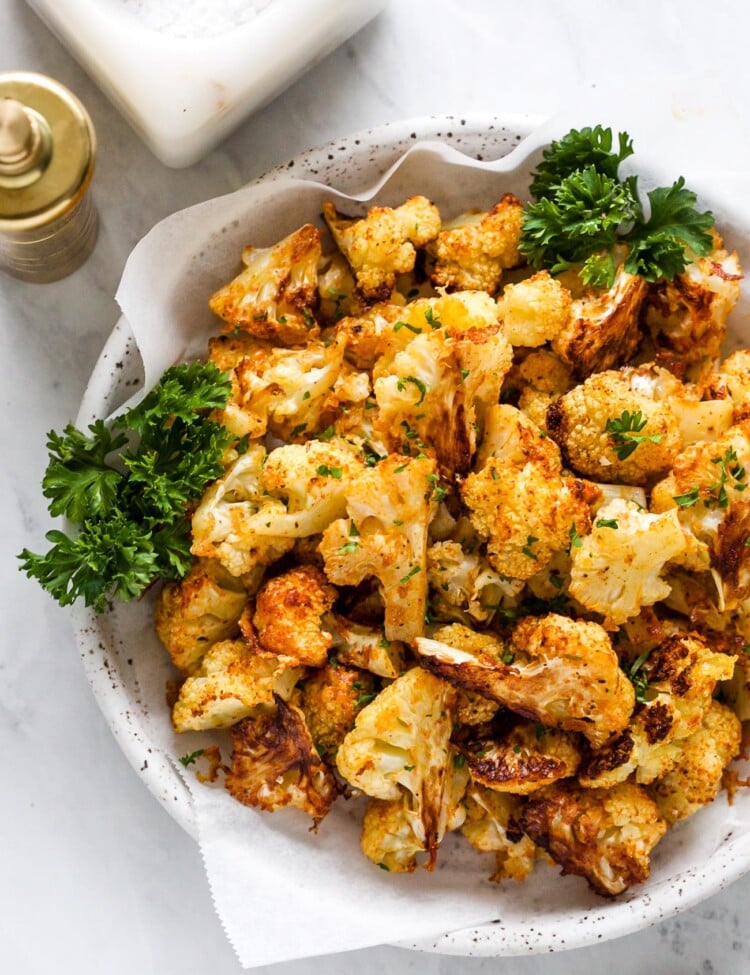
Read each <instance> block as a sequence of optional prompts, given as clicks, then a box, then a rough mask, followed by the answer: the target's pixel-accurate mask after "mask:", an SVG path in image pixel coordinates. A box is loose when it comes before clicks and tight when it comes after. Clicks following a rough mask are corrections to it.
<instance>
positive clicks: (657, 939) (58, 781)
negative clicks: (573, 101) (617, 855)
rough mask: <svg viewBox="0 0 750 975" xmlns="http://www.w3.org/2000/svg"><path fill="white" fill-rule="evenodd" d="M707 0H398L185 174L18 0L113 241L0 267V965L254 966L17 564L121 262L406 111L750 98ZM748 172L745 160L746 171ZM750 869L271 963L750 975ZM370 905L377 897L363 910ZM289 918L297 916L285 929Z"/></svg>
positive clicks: (30, 57)
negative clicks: (43, 278)
mask: <svg viewBox="0 0 750 975" xmlns="http://www.w3.org/2000/svg"><path fill="white" fill-rule="evenodd" d="M739 6H740V5H738V4H733V3H730V2H715V3H714V4H712V5H711V9H710V12H709V9H708V7H707V6H706V5H705V4H704V3H699V2H698V0H682V2H675V0H662V2H660V3H659V4H654V3H651V2H648V0H631V2H630V3H629V4H628V6H627V9H625V8H624V7H623V5H622V4H619V3H615V2H614V0H609V2H606V0H536V2H534V3H525V4H519V3H502V2H500V0H463V2H458V0H400V2H399V0H393V2H392V4H391V7H390V8H389V9H388V10H387V11H386V13H384V14H383V15H382V16H380V17H379V18H378V19H377V20H376V21H375V22H373V23H372V24H371V25H370V26H369V27H367V28H366V29H365V30H364V31H362V32H361V33H360V34H359V35H357V36H356V37H355V38H353V39H352V40H351V41H350V42H349V43H347V44H346V45H345V46H344V47H343V48H341V49H340V50H339V51H337V52H336V53H335V54H333V55H332V56H330V57H329V58H327V59H326V60H325V61H324V62H323V63H322V64H320V65H319V66H318V67H316V68H315V69H314V70H313V71H312V72H311V73H309V74H308V75H307V76H306V77H305V78H303V80H301V81H300V82H298V83H297V84H296V85H295V86H294V87H293V88H291V89H289V90H288V91H287V92H286V93H284V94H283V95H282V96H281V97H279V98H278V99H277V100H276V101H275V102H274V103H273V104H271V105H270V106H269V107H268V108H267V109H265V110H264V111H263V112H261V113H260V114H259V115H257V116H256V117H255V118H253V119H251V120H250V121H249V122H247V123H246V124H245V125H244V126H243V127H242V128H241V129H240V130H239V131H238V132H237V133H236V134H235V135H234V136H233V137H232V138H231V139H229V140H228V141H227V142H226V143H224V144H223V145H222V146H221V147H220V148H219V149H218V150H216V151H214V152H213V153H212V154H211V155H210V156H208V157H207V158H206V159H205V160H203V161H202V162H201V163H200V164H198V165H196V166H194V167H192V168H191V169H188V170H184V171H173V170H169V169H166V168H165V167H163V166H162V165H160V164H159V163H157V162H156V161H155V160H154V159H153V157H151V156H150V154H149V153H148V151H147V150H146V149H145V148H144V147H143V146H142V145H141V144H140V143H139V142H138V140H137V139H136V138H135V136H134V135H133V134H132V133H131V131H130V130H129V129H128V127H127V125H126V124H125V123H124V122H123V121H122V119H121V118H120V117H119V116H118V114H117V113H116V111H115V110H114V109H113V108H112V106H111V105H110V104H109V103H108V102H107V101H106V99H105V98H104V97H103V96H102V95H101V93H100V92H99V91H98V90H97V89H96V88H95V87H94V86H93V85H92V84H91V82H90V81H89V80H88V79H87V77H86V76H85V74H84V73H83V72H82V71H81V70H80V68H79V67H78V66H77V65H76V64H75V63H74V61H73V60H72V59H71V58H70V57H69V55H68V54H67V53H66V52H65V51H64V50H63V49H62V48H61V47H60V46H59V45H58V44H57V42H56V41H55V40H54V38H53V37H52V36H51V35H50V34H49V33H48V31H47V30H46V29H45V28H44V27H43V26H42V24H41V23H40V22H39V21H38V20H37V19H36V17H35V15H34V14H33V13H32V12H31V11H30V10H29V9H28V8H27V7H26V6H25V4H24V3H22V2H21V0H0V70H7V69H11V68H23V69H29V70H37V71H42V72H45V73H47V74H50V75H52V76H53V77H56V78H58V79H59V80H60V81H62V82H63V83H64V84H67V85H68V86H69V87H71V88H72V89H73V90H74V91H76V93H77V94H78V95H79V96H80V97H81V98H82V99H83V101H84V102H85V104H86V105H87V107H88V109H89V110H90V112H91V114H92V116H93V118H94V122H95V124H96V127H97V129H98V132H99V136H100V141H101V148H100V156H99V168H98V172H97V174H96V179H95V189H94V194H95V198H96V200H97V203H98V206H99V209H100V213H101V223H102V229H101V236H100V240H99V243H98V245H97V248H96V251H95V253H94V255H93V257H92V258H91V259H90V261H89V262H88V264H87V265H86V266H85V267H84V268H83V269H82V270H81V271H80V272H78V273H76V274H75V275H74V276H73V277H71V278H69V279H67V280H65V281H62V282H59V283H57V284H53V285H44V286H31V285H27V284H22V283H20V282H17V281H14V280H12V279H10V278H7V277H3V276H0V343H1V345H0V350H1V352H2V362H3V363H4V375H5V379H4V383H3V403H4V406H5V409H6V410H7V413H6V417H5V421H4V423H3V426H2V434H1V436H2V456H3V458H4V463H3V465H2V474H1V477H0V489H1V490H2V510H3V511H4V518H3V522H2V526H3V527H2V547H3V556H4V557H3V559H2V562H0V573H2V575H1V579H2V592H3V607H4V614H3V625H2V636H1V637H0V639H1V640H2V643H1V644H0V734H2V741H3V744H4V747H3V750H2V754H3V778H2V782H3V785H2V799H1V800H0V832H1V833H2V837H3V841H2V844H1V845H0V851H1V852H0V971H2V972H3V973H5V972H8V973H14V975H37V973H43V972H44V973H46V972H47V971H49V969H50V968H51V967H52V966H54V967H55V969H56V970H57V971H58V972H60V973H61V975H67V973H69V972H70V973H72V972H76V973H79V975H89V973H94V972H105V973H107V975H132V973H134V972H138V973H142V975H150V973H157V972H158V973H160V975H176V973H178V972H179V973H184V972H188V973H192V972H199V971H204V970H206V971H211V973H212V975H230V973H238V972H239V971H240V968H239V965H238V963H237V961H236V960H235V958H234V956H233V953H232V951H231V949H230V947H229V945H228V944H227V942H226V940H225V938H224V935H223V932H222V930H221V927H220V925H219V923H218V921H217V920H216V917H215V915H214V912H213V908H212V905H211V901H210V897H209V893H208V890H207V887H206V883H205V880H204V876H203V869H202V865H201V862H200V858H199V856H198V851H197V848H196V847H195V845H194V844H193V842H192V840H190V839H189V838H188V837H187V835H185V834H184V833H183V832H182V831H181V829H180V828H179V827H178V826H177V825H176V824H175V823H174V822H173V821H172V820H171V819H170V818H169V817H168V816H167V814H166V813H165V812H164V811H163V810H162V808H161V807H160V806H159V805H158V804H157V803H156V801H155V800H154V799H152V797H151V796H150V794H149V793H148V792H147V791H146V790H145V788H144V787H143V785H142V783H141V782H140V780H139V779H138V777H137V776H136V774H135V773H134V772H133V771H132V770H131V768H130V766H129V765H128V764H127V762H126V761H125V759H124V758H123V756H122V754H121V753H120V751H119V750H118V747H117V745H116V743H115V741H114V739H113V738H112V736H111V735H110V732H109V730H108V728H107V725H106V723H105V721H104V719H103V718H102V716H101V715H100V713H99V711H98V709H97V707H96V705H95V703H94V699H93V697H92V696H91V693H90V691H89V688H88V685H87V683H86V680H85V678H84V676H83V672H82V670H81V667H80V664H79V661H78V657H77V651H76V648H75V646H74V642H73V637H72V634H71V629H70V624H69V621H68V618H67V615H66V613H65V612H64V611H62V610H60V609H58V608H57V607H56V606H55V605H54V604H53V603H52V602H51V601H50V600H49V599H48V598H47V597H45V596H44V595H43V594H42V592H41V591H38V590H37V589H36V588H35V587H34V585H32V584H31V583H29V582H28V581H27V580H26V579H25V578H24V577H23V576H22V575H21V574H20V573H19V572H18V571H17V568H16V565H15V560H14V554H15V553H17V552H18V551H20V549H21V548H22V547H23V546H24V545H28V546H30V547H32V548H36V549H39V548H40V547H41V546H43V544H44V543H43V534H44V531H45V530H46V529H47V527H48V521H47V518H46V511H45V505H44V502H43V499H42V497H41V494H40V491H39V487H38V485H39V481H40V478H41V475H42V472H43V468H44V464H45V456H46V454H45V450H44V437H45V433H46V432H47V431H48V430H49V429H50V428H53V427H54V428H57V429H59V428H60V427H61V426H62V425H64V423H65V422H67V420H68V419H70V418H71V417H72V416H74V415H75V413H76V409H77V406H78V403H79V401H80V398H81V394H82V391H83V388H84V386H85V383H86V379H87V377H88V375H89V373H90V372H91V369H92V367H93V364H94V362H95V361H96V358H97V356H98V354H99V351H100V349H101V347H102V345H103V343H104V340H105V338H106V336H107V334H108V333H109V331H110V329H111V328H112V326H113V324H114V322H115V320H116V318H117V314H118V312H117V308H116V306H115V304H114V301H113V298H112V296H113V294H114V291H115V288H116V286H117V282H118V279H119V276H120V273H121V271H122V267H123V264H124V262H125V259H126V257H127V255H128V253H129V251H130V249H131V248H132V246H133V245H134V244H135V242H136V241H137V240H138V239H139V237H141V236H142V235H143V234H144V233H145V232H146V231H147V230H148V229H149V228H150V227H151V226H152V225H153V224H154V223H155V222H156V221H157V220H159V219H160V218H161V217H163V216H165V215H166V214H168V213H170V212H172V211H174V210H177V209H180V208H182V207H184V206H186V205H188V204H190V203H194V202H196V201H199V200H202V199H205V198H208V197H211V196H214V195H217V194H219V193H223V192H226V191H227V190H231V189H234V188H236V187H238V186H240V185H241V184H242V183H243V182H245V181H247V180H248V179H250V178H252V177H254V176H256V175H258V174H260V173H261V172H263V171H264V170H265V169H267V168H269V167H270V166H272V165H275V164H277V163H280V162H283V161H284V160H286V159H287V158H288V157H290V156H292V155H294V154H296V153H298V152H300V151H301V150H303V149H305V148H307V147H308V146H310V145H315V144H319V143H322V142H324V141H326V140H328V139H330V138H334V137H335V136H337V135H341V134H343V133H346V132H350V131H354V130H357V129H361V128H365V127H368V126H371V125H377V124H379V123H381V122H385V121H390V120H393V119H397V118H403V117H409V116H416V115H423V114H430V113H454V112H455V113H459V114H460V113H462V112H466V111H518V112H529V113H542V114H549V113H552V112H554V111H555V110H556V109H558V108H560V107H561V106H563V105H564V104H566V103H567V102H568V101H569V99H570V98H571V97H573V94H574V92H575V89H576V87H577V86H579V85H598V86H602V85H605V84H612V83H615V84H623V85H626V84H629V83H631V82H632V80H633V79H641V80H642V79H643V78H644V77H645V78H648V77H649V76H658V75H661V74H663V73H666V74H668V75H669V74H670V73H671V74H674V73H678V72H683V71H684V70H686V69H689V68H695V67H712V68H716V69H718V70H719V71H721V72H722V73H724V74H725V75H726V77H727V91H728V94H731V93H733V92H734V93H738V94H739V95H743V93H744V97H746V96H747V94H748V88H749V87H750V84H749V83H750V68H748V65H747V60H746V57H747V56H746V51H745V43H746V36H747V30H748V28H749V27H750V12H748V10H747V9H745V10H744V11H743V10H742V9H738V8H739ZM744 164H745V165H746V164H747V163H746V161H745V162H744ZM748 900H750V877H747V878H745V879H744V880H742V881H740V882H738V883H736V884H735V885H734V886H733V887H731V888H730V889H728V890H726V891H724V892H723V893H721V894H719V895H717V896H716V897H714V898H712V899H711V900H709V901H707V902H705V903H704V904H703V905H701V906H699V907H697V908H695V909H693V910H691V911H689V912H686V913H685V914H683V915H681V916H680V917H678V918H675V919H673V920H670V921H667V922H665V923H663V924H661V925H660V926H658V927H655V928H652V929H650V930H647V931H644V932H641V933H639V934H636V935H631V936H629V937H627V938H624V939H621V940H619V941H616V942H611V943H607V944H600V945H596V946H594V947H592V948H588V949H582V950H580V951H576V952H572V953H568V954H559V955H554V956H545V957H529V958H518V959H506V960H502V961H496V960H478V959H465V960H462V959H457V958H441V957H438V956H430V955H418V954H414V953H410V952H406V951H401V950H398V949H394V948H387V947H384V948H378V949H372V950H369V951H363V952H357V953H353V954H352V955H343V956H334V957H328V958H325V959H316V960H311V961H308V962H296V963H293V964H285V965H280V966H275V967H274V968H273V969H266V970H265V971H269V972H270V971H273V973H274V975H311V973H313V972H315V973H318V972H325V973H332V975H333V973H336V975H337V973H342V975H343V973H344V972H349V971H350V970H352V968H356V969H357V970H358V971H360V972H361V973H362V975H370V973H373V975H374V973H376V972H380V971H383V970H385V969H386V968H387V969H388V970H390V971H396V972H415V973H419V975H426V973H438V972H439V973H443V972H450V973H454V975H471V973H478V972H490V971H492V972H501V973H504V975H574V973H575V975H578V973H579V972H580V971H581V969H589V970H592V969H597V970H602V969H605V970H612V969H617V970H618V972H619V973H621V975H641V973H646V972H659V973H660V975H710V973H714V972H715V973H717V975H718V973H721V975H744V973H746V972H747V971H748V970H749V969H750V935H748V928H747V921H748V911H747V904H748ZM363 910H366V905H363ZM292 923H294V922H293V919H290V924H292Z"/></svg>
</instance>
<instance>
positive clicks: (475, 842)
mask: <svg viewBox="0 0 750 975" xmlns="http://www.w3.org/2000/svg"><path fill="white" fill-rule="evenodd" d="M464 805H465V806H466V819H465V821H464V824H463V826H462V827H461V832H462V833H463V835H464V836H465V837H466V839H467V840H468V841H469V843H470V844H471V845H472V846H473V847H474V849H475V850H479V852H480V853H494V854H495V858H496V859H495V863H496V866H495V871H494V873H493V875H492V876H491V877H490V880H493V881H495V882H496V883H499V882H500V881H502V880H506V879H509V880H525V879H526V878H527V877H528V875H529V874H530V873H531V871H532V870H533V869H534V863H535V862H536V857H537V848H536V846H535V845H534V843H532V841H531V840H530V839H529V837H528V836H524V834H523V833H522V832H521V831H520V830H518V828H517V827H512V826H511V822H512V821H514V820H517V819H518V816H519V814H520V811H521V807H522V802H521V800H520V799H519V798H518V797H516V796H510V795H508V794H507V793H502V792H494V791H493V790H491V789H485V788H484V787H483V786H481V785H477V784H476V783H475V782H472V784H471V785H470V786H469V788H468V789H467V791H466V798H465V799H464Z"/></svg>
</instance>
